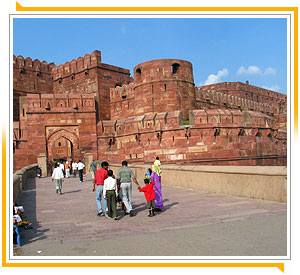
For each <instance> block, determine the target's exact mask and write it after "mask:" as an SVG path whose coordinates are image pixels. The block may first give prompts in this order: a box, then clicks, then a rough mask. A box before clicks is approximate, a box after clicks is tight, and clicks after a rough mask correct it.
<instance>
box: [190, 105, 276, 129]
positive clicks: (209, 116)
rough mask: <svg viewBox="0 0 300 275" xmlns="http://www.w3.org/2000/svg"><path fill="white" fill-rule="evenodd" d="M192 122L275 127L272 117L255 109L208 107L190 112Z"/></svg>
mask: <svg viewBox="0 0 300 275" xmlns="http://www.w3.org/2000/svg"><path fill="white" fill-rule="evenodd" d="M189 115H190V119H189V121H190V124H191V125H193V126H202V127H204V126H211V127H257V128H273V127H274V120H273V118H272V117H270V116H268V115H265V114H262V113H260V112H253V111H240V110H228V109H227V110H226V109H207V110H192V111H190V112H189Z"/></svg>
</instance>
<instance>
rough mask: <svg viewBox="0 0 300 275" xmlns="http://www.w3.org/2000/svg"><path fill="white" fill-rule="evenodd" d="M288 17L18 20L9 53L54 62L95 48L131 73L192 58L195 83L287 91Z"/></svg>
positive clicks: (71, 57)
mask: <svg viewBox="0 0 300 275" xmlns="http://www.w3.org/2000/svg"><path fill="white" fill-rule="evenodd" d="M286 37H287V33H286V19H280V18H278V19H277V18H276V19H270V18H266V19H264V18H261V19H259V18H249V19H246V18H245V19H237V18H235V19H233V18H232V19H220V18H219V19H218V18H215V19H213V18H209V19H202V18H189V19H187V18H182V19H180V18H177V19H175V18H173V19H159V18H149V19H138V18H128V19H126V18H120V19H103V18H102V19H101V18H99V19H92V18H86V19H79V18H77V19H76V18H69V19H57V18H55V19H51V18H48V19H47V18H41V19H38V18H36V19H34V18H31V19H29V18H15V19H14V21H13V53H14V54H15V55H22V56H24V57H25V58H26V57H31V58H32V59H35V58H37V59H39V60H41V61H43V60H45V61H47V62H48V63H50V62H54V63H55V64H56V65H59V64H62V63H65V62H67V61H71V60H72V59H76V58H78V57H79V56H84V55H85V54H86V53H92V52H93V51H94V50H96V49H97V50H100V51H101V52H102V62H103V63H107V64H111V65H116V66H119V67H123V68H127V69H130V71H131V73H133V67H134V66H136V65H137V64H139V63H141V62H144V61H148V60H153V59H161V58H177V59H184V60H187V61H190V62H191V63H192V64H193V69H194V81H195V84H196V86H199V85H204V84H211V83H214V82H224V81H242V82H245V81H246V80H248V81H249V82H250V84H252V85H255V86H259V87H264V88H269V89H272V90H275V91H279V92H281V93H286V73H287V71H286V66H287V60H286V59H287V54H286V52H287V41H286Z"/></svg>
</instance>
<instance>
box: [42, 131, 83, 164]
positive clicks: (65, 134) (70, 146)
mask: <svg viewBox="0 0 300 275" xmlns="http://www.w3.org/2000/svg"><path fill="white" fill-rule="evenodd" d="M78 148H79V142H78V137H77V136H76V135H75V134H73V133H71V132H69V131H67V130H65V129H60V130H57V131H55V132H54V133H52V134H51V135H50V136H49V137H48V139H47V152H48V160H57V159H76V160H77V159H78V158H79V153H78Z"/></svg>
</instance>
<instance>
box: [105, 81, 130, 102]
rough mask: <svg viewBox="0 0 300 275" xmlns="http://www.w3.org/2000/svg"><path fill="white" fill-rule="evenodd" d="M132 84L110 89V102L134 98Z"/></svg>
mask: <svg viewBox="0 0 300 275" xmlns="http://www.w3.org/2000/svg"><path fill="white" fill-rule="evenodd" d="M133 88H134V83H130V84H128V85H125V84H124V85H122V86H117V87H115V88H110V102H111V103H113V102H118V101H122V100H127V99H131V98H133V97H134V90H133Z"/></svg>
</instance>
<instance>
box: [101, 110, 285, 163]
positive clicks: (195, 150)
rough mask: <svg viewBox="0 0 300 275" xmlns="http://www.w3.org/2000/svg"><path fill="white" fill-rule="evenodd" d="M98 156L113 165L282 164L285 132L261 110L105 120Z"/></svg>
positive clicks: (177, 112)
mask: <svg viewBox="0 0 300 275" xmlns="http://www.w3.org/2000/svg"><path fill="white" fill-rule="evenodd" d="M102 128H103V131H102V135H101V136H98V155H99V156H100V158H103V159H107V160H109V161H118V160H120V159H126V160H128V161H132V162H134V163H137V162H142V163H145V162H146V163H147V162H149V163H151V162H152V161H153V157H154V156H159V157H160V159H161V160H162V161H164V163H195V162H199V163H201V164H215V165H284V164H285V161H286V132H285V131H282V130H278V129H277V128H274V118H273V117H271V116H268V115H266V114H263V113H261V112H257V111H246V110H244V111H241V110H237V109H206V110H204V109H199V110H191V111H190V112H189V124H188V125H186V124H185V121H184V120H183V113H182V112H181V111H174V112H162V113H154V114H147V115H143V116H138V117H137V116H132V117H129V118H126V119H121V120H117V121H103V122H102Z"/></svg>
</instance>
